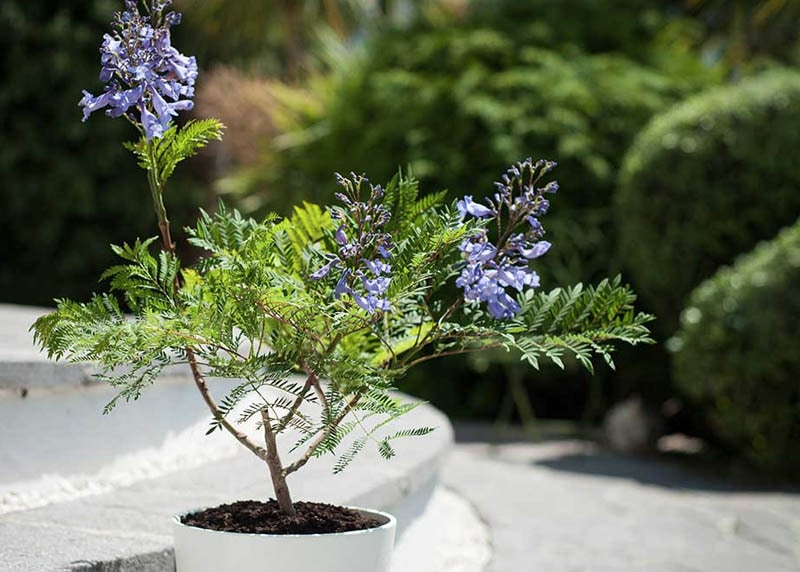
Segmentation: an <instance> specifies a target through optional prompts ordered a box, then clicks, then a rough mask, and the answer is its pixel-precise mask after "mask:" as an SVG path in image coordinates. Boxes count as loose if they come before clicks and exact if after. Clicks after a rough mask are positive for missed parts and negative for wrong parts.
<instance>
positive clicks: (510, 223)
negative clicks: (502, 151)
mask: <svg viewBox="0 0 800 572" xmlns="http://www.w3.org/2000/svg"><path fill="white" fill-rule="evenodd" d="M554 167H555V163H552V162H549V161H537V162H535V163H534V162H533V161H532V160H531V159H526V160H525V161H522V162H520V163H517V164H516V165H513V166H512V167H511V168H510V169H508V170H507V171H506V172H505V174H503V175H502V176H501V177H500V181H498V182H496V183H495V189H496V191H497V192H496V193H495V194H494V202H489V204H490V205H491V206H492V208H489V207H486V206H484V205H481V204H478V203H475V202H474V201H473V200H472V197H471V196H465V197H464V198H463V199H462V200H460V201H458V203H456V207H457V208H458V213H459V215H460V216H461V218H462V219H463V218H464V217H465V216H466V215H467V214H469V215H472V216H474V217H476V218H487V217H490V218H491V219H492V221H493V222H496V223H497V228H498V235H499V236H500V237H501V242H499V243H498V244H497V245H495V244H493V243H492V242H490V241H489V235H488V232H487V230H486V228H478V229H477V230H476V231H475V232H474V234H472V236H470V237H468V238H466V239H465V240H463V241H462V243H461V244H460V245H459V250H461V252H462V253H463V256H464V260H465V264H464V267H463V268H462V269H461V273H460V275H459V276H458V278H457V279H456V286H458V287H459V288H463V289H464V300H465V301H466V302H472V303H485V304H486V306H487V310H488V312H489V314H490V315H491V316H492V317H494V318H496V319H498V320H504V319H508V318H512V317H514V316H516V315H517V314H518V313H519V312H520V311H521V310H522V308H521V306H520V304H519V303H518V302H517V301H516V300H515V299H514V297H512V296H511V294H510V293H509V292H511V293H513V292H514V291H516V292H522V291H523V290H524V289H525V288H538V287H539V275H538V274H537V273H536V272H535V271H534V270H533V269H531V268H530V266H529V263H530V261H531V260H534V259H536V258H539V257H540V256H542V255H544V254H545V253H546V252H547V251H548V250H550V243H549V242H547V241H543V240H541V239H542V237H543V236H544V229H543V228H542V225H541V223H540V222H539V218H538V217H540V216H543V215H544V214H546V213H547V210H548V208H549V207H550V203H549V201H548V200H547V199H545V198H544V197H543V195H544V193H555V192H556V191H558V183H556V182H555V181H553V182H550V183H548V184H546V185H545V186H544V187H541V188H537V186H536V185H537V183H538V182H539V180H540V179H541V177H542V176H543V175H545V174H546V173H548V172H549V171H551V170H552V169H553V168H554Z"/></svg>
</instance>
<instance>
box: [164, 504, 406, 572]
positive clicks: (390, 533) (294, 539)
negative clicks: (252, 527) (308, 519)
mask: <svg viewBox="0 0 800 572" xmlns="http://www.w3.org/2000/svg"><path fill="white" fill-rule="evenodd" d="M351 508H353V510H357V511H358V512H360V513H363V514H366V515H368V516H371V517H373V518H376V519H378V520H379V521H381V522H383V524H382V525H381V526H379V527H377V528H370V529H367V530H354V531H350V532H336V533H331V534H241V533H238V532H219V531H216V530H208V529H205V528H196V527H193V526H186V525H185V524H182V523H181V521H180V516H176V517H174V518H173V535H174V540H175V566H176V570H177V572H240V571H241V572H259V571H262V570H263V571H270V572H273V571H275V570H287V571H290V572H389V566H390V565H391V557H392V548H393V547H394V535H395V529H396V528H397V520H396V519H395V518H394V517H393V516H391V515H390V514H386V513H383V512H378V511H372V510H365V509H360V508H354V507H351Z"/></svg>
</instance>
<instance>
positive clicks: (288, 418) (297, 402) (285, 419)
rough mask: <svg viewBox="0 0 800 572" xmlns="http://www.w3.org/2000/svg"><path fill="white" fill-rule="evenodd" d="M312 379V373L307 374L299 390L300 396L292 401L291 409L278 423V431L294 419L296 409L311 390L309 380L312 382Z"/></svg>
mask: <svg viewBox="0 0 800 572" xmlns="http://www.w3.org/2000/svg"><path fill="white" fill-rule="evenodd" d="M313 377H314V374H313V373H309V374H308V377H307V378H306V382H305V383H304V384H303V389H302V390H300V394H299V395H298V396H297V398H296V399H295V400H294V403H292V407H291V408H290V409H289V411H288V412H287V413H286V415H284V416H283V417H282V418H281V419H280V420H279V421H278V428H279V430H281V429H283V428H284V427H286V426H287V425H288V424H289V421H291V420H292V418H294V416H295V414H296V413H297V409H298V408H299V407H300V405H301V404H302V403H303V400H305V398H306V394H308V390H309V389H311V383H312V381H311V380H312V378H313Z"/></svg>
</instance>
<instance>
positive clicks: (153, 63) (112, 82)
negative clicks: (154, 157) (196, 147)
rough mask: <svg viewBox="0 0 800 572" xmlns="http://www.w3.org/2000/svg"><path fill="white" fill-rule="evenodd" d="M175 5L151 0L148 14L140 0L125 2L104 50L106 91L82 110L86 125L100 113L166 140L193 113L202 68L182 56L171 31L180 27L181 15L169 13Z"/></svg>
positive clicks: (87, 99)
mask: <svg viewBox="0 0 800 572" xmlns="http://www.w3.org/2000/svg"><path fill="white" fill-rule="evenodd" d="M171 3H172V2H171V0H145V7H144V13H142V12H141V11H140V6H139V3H138V2H137V1H136V0H125V10H124V11H123V12H118V13H116V14H115V16H114V20H113V22H112V27H113V31H112V33H111V34H105V36H104V40H103V44H102V46H101V47H100V54H101V56H100V63H101V66H102V67H101V70H100V80H101V81H103V82H105V84H106V86H105V91H104V92H103V93H101V94H100V95H98V96H95V95H93V94H91V93H90V92H88V91H85V90H84V92H83V98H82V99H81V100H80V102H79V103H78V105H79V106H80V107H82V108H83V120H84V121H86V120H87V119H88V118H89V116H90V115H91V114H92V113H94V112H95V111H98V110H100V109H106V115H108V116H110V117H126V118H127V119H128V120H129V121H131V122H132V123H133V124H134V125H136V126H137V127H138V128H139V129H140V130H141V131H143V133H144V135H145V137H146V138H147V140H148V141H149V140H151V139H154V138H156V139H157V138H160V137H161V136H162V135H163V134H164V131H166V130H167V129H168V128H169V124H170V122H171V121H172V118H173V117H175V116H176V115H178V112H179V111H185V110H189V109H192V107H193V106H194V103H193V102H192V98H193V97H194V83H195V80H196V79H197V62H196V61H195V59H194V57H187V56H185V55H183V54H181V53H180V52H179V51H178V50H176V49H175V48H174V47H173V46H172V44H171V39H170V27H172V26H174V25H176V24H178V23H180V20H181V16H180V14H179V13H177V12H172V11H171V12H167V13H165V10H166V9H167V8H168V7H169V6H170V4H171Z"/></svg>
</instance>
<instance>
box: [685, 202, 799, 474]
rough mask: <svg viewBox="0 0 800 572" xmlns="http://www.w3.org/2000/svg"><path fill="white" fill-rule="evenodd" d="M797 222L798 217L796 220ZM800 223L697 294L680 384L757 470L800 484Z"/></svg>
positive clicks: (689, 313)
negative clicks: (799, 452)
mask: <svg viewBox="0 0 800 572" xmlns="http://www.w3.org/2000/svg"><path fill="white" fill-rule="evenodd" d="M795 214H797V213H795ZM798 323H800V221H798V222H797V223H795V224H794V226H792V227H790V228H788V229H785V230H784V231H782V232H781V233H780V234H779V235H778V237H777V238H776V239H775V240H773V241H772V242H768V243H764V244H760V245H759V246H758V247H756V248H755V250H754V251H753V252H751V253H749V254H747V255H745V256H742V257H741V258H740V259H738V260H737V262H736V264H735V265H734V266H733V267H725V268H722V269H721V270H720V271H719V272H717V273H716V274H715V275H714V276H713V277H712V278H711V279H709V280H707V281H706V282H704V283H703V284H701V285H700V286H698V287H697V289H695V290H694V291H693V292H692V294H691V296H690V297H689V305H688V307H687V308H686V310H685V311H684V312H683V318H682V327H681V329H680V330H679V332H678V334H677V338H676V340H677V344H676V345H677V346H679V347H680V349H679V350H678V351H677V352H676V354H675V356H674V376H675V379H676V382H677V383H678V384H679V385H680V387H681V388H682V389H683V390H685V391H686V393H687V394H688V395H690V396H692V397H693V398H694V399H696V400H697V401H698V402H699V403H700V404H701V405H702V406H704V407H705V408H706V411H707V414H708V417H709V420H710V421H711V424H712V427H713V428H714V430H715V431H716V432H717V434H718V436H719V437H720V438H721V439H722V440H723V441H724V442H726V443H728V444H729V445H731V446H732V447H734V448H735V449H736V450H738V451H740V452H741V454H742V455H743V456H744V458H746V459H747V460H748V461H750V462H751V463H754V464H756V465H758V466H759V467H762V468H764V469H767V470H772V471H777V470H779V471H784V472H787V473H789V474H791V475H794V476H800V456H798V455H797V444H798V443H800V351H798V348H800V328H798Z"/></svg>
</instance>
